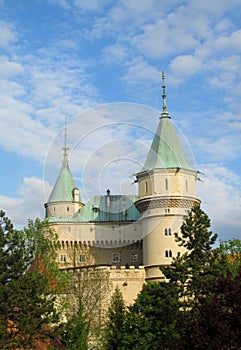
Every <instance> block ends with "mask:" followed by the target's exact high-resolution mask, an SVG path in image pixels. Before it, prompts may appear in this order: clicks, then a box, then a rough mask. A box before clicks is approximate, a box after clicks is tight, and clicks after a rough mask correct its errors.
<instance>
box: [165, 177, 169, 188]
mask: <svg viewBox="0 0 241 350" xmlns="http://www.w3.org/2000/svg"><path fill="white" fill-rule="evenodd" d="M165 186H166V191H167V190H168V179H165Z"/></svg>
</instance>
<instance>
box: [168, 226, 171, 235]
mask: <svg viewBox="0 0 241 350" xmlns="http://www.w3.org/2000/svg"><path fill="white" fill-rule="evenodd" d="M168 233H169V236H171V234H172V230H171V229H170V228H169V229H168Z"/></svg>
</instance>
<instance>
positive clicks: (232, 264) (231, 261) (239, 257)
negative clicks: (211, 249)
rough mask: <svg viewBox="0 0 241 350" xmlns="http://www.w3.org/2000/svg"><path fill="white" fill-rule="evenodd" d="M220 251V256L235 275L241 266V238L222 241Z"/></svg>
mask: <svg viewBox="0 0 241 350" xmlns="http://www.w3.org/2000/svg"><path fill="white" fill-rule="evenodd" d="M219 251H220V257H221V258H222V261H223V263H225V265H226V266H227V269H228V270H229V271H230V272H231V273H232V274H233V275H234V276H235V275H236V274H237V273H239V269H240V266H241V241H240V240H239V239H231V240H229V241H221V242H220V246H219Z"/></svg>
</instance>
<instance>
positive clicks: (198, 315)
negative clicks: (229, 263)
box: [184, 268, 241, 350]
mask: <svg viewBox="0 0 241 350" xmlns="http://www.w3.org/2000/svg"><path fill="white" fill-rule="evenodd" d="M240 328H241V268H239V271H238V273H237V274H236V275H235V276H234V275H233V273H232V272H231V271H227V273H226V274H223V275H220V276H219V277H217V278H215V279H214V280H213V281H212V283H211V284H210V286H209V294H208V295H207V296H205V297H201V298H200V300H199V305H198V308H196V309H195V310H192V311H191V312H190V322H189V332H187V333H186V337H185V338H186V344H188V346H189V348H191V349H197V350H198V349H200V350H201V349H207V348H208V349H210V350H219V349H223V350H228V349H240V348H241V338H240ZM185 348H187V346H185V347H184V349H185Z"/></svg>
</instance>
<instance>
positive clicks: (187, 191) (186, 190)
mask: <svg viewBox="0 0 241 350" xmlns="http://www.w3.org/2000/svg"><path fill="white" fill-rule="evenodd" d="M186 191H187V192H188V181H187V180H186Z"/></svg>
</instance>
